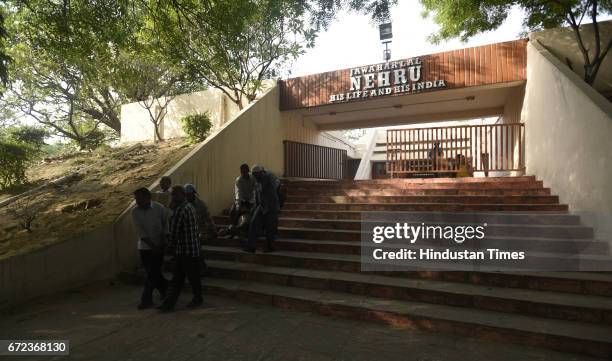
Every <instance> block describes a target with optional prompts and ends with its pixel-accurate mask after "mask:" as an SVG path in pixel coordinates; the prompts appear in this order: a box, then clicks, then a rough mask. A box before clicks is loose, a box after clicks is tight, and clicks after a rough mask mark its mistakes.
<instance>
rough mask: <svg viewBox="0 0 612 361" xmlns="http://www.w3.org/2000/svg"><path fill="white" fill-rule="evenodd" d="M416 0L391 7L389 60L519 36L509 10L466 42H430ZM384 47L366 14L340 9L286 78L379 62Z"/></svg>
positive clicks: (517, 14) (515, 15)
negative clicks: (498, 23) (494, 24)
mask: <svg viewBox="0 0 612 361" xmlns="http://www.w3.org/2000/svg"><path fill="white" fill-rule="evenodd" d="M422 10H423V9H422V7H421V4H420V2H419V1H418V0H399V2H398V4H397V5H396V6H394V7H393V8H392V10H391V22H392V25H393V42H392V43H391V44H390V45H391V59H393V60H395V59H405V58H410V57H415V56H420V55H426V54H431V53H436V52H439V51H446V50H452V49H459V48H466V47H471V46H478V45H484V44H490V43H497V42H501V41H507V40H514V39H517V38H519V35H520V32H521V30H522V20H523V19H522V17H523V16H522V12H521V10H520V9H512V10H511V13H510V16H508V19H506V21H505V22H504V24H503V25H502V26H501V27H500V28H498V29H497V30H495V31H491V32H487V33H484V34H480V35H478V36H475V37H474V38H472V39H470V40H469V41H468V42H467V43H462V42H461V41H460V40H452V41H448V42H441V43H440V44H437V45H434V44H430V43H429V42H428V41H427V36H428V35H430V34H431V33H433V32H435V31H436V30H437V25H436V24H435V23H434V22H433V20H431V19H423V17H422V16H421V12H422ZM383 49H384V46H383V45H382V44H381V42H380V40H379V38H378V25H375V24H373V23H372V21H371V20H370V18H369V16H367V15H360V14H356V13H347V12H344V13H342V14H340V15H339V16H338V18H337V20H336V21H335V22H334V23H333V24H332V25H331V26H330V27H329V29H328V30H327V31H324V32H320V33H319V36H318V38H317V40H316V43H315V46H314V48H311V49H307V50H306V53H305V54H304V55H302V56H301V57H300V58H298V59H297V61H296V62H295V63H294V64H293V67H292V69H291V74H290V77H295V76H302V75H307V74H316V73H321V72H325V71H330V70H337V69H344V68H350V67H355V66H359V65H367V64H375V63H379V62H382V61H383V59H382V51H383Z"/></svg>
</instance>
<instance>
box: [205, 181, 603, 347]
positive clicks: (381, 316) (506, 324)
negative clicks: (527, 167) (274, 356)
mask: <svg viewBox="0 0 612 361" xmlns="http://www.w3.org/2000/svg"><path fill="white" fill-rule="evenodd" d="M287 188H288V199H287V203H286V204H285V207H284V209H283V211H282V214H281V220H280V226H279V239H278V240H277V243H276V248H277V252H274V253H269V254H264V253H259V252H258V253H257V254H249V253H245V252H243V251H242V250H241V249H240V248H239V242H238V240H226V239H218V240H216V241H214V242H211V243H209V244H206V245H204V246H203V249H204V253H205V255H206V258H207V262H208V266H209V274H208V277H207V278H206V279H205V281H204V285H205V289H206V291H207V292H209V293H215V294H219V295H225V296H228V297H234V298H238V299H241V300H244V301H248V302H257V303H265V304H270V305H275V306H279V307H283V308H290V309H296V310H302V311H309V312H317V313H320V314H324V315H330V316H339V317H350V318H355V319H360V320H367V321H375V322H383V323H387V324H391V325H394V326H398V327H406V328H419V329H425V330H430V331H436V332H437V331H440V332H450V333H454V334H459V335H464V336H470V337H478V338H482V339H487V340H495V341H502V342H512V343H519V344H525V345H531V346H537V347H545V348H551V349H555V350H560V351H567V352H573V353H579V354H585V355H590V356H596V357H611V356H612V274H611V273H603V272H492V271H491V272H487V271H482V270H480V271H455V272H433V271H411V272H367V273H366V272H361V271H360V255H359V254H360V243H359V241H360V219H361V213H360V212H362V211H386V212H389V211H392V212H402V216H403V218H402V219H404V220H406V221H414V222H415V223H421V222H443V223H447V224H453V223H455V224H456V223H472V224H474V223H483V222H487V223H488V225H489V228H488V230H487V236H488V238H487V240H489V241H490V242H493V244H494V242H495V240H499V241H500V242H502V241H503V242H506V243H505V244H507V242H509V241H511V242H514V243H513V244H516V245H517V247H520V246H521V245H529V246H530V249H532V250H541V251H542V252H543V253H545V254H553V255H563V254H568V252H573V251H575V244H576V242H578V243H579V242H588V244H589V247H587V248H588V249H587V250H586V251H585V252H584V253H585V254H583V255H582V256H584V257H594V258H597V257H601V256H602V255H605V254H608V253H609V245H608V243H606V242H599V241H596V240H593V230H592V229H590V228H588V227H585V226H583V225H581V223H580V218H579V217H578V216H576V215H572V214H569V213H568V208H567V205H563V204H559V200H558V197H557V196H553V195H551V192H550V189H548V188H544V187H543V184H542V182H541V181H538V180H536V179H535V178H534V177H507V178H460V179H453V178H433V179H387V180H376V181H303V180H301V181H296V180H290V181H288V187H287ZM216 222H217V223H218V224H220V225H223V224H227V223H228V218H227V216H219V217H216ZM489 236H490V237H489ZM608 259H609V258H608Z"/></svg>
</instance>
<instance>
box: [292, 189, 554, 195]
mask: <svg viewBox="0 0 612 361" xmlns="http://www.w3.org/2000/svg"><path fill="white" fill-rule="evenodd" d="M287 194H288V195H289V196H290V197H291V196H304V194H308V195H314V196H349V197H363V196H548V195H550V188H533V189H520V188H519V189H514V188H510V189H456V188H452V189H429V188H427V189H343V188H340V189H335V190H330V189H306V188H298V187H296V188H290V189H289V190H288V193H287Z"/></svg>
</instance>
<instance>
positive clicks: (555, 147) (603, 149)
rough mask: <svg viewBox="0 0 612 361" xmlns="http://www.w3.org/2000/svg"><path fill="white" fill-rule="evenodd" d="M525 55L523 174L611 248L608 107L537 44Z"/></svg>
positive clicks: (611, 117) (611, 119) (611, 123)
mask: <svg viewBox="0 0 612 361" xmlns="http://www.w3.org/2000/svg"><path fill="white" fill-rule="evenodd" d="M527 52H528V53H527V54H528V55H527V59H528V61H527V79H528V81H527V86H526V90H525V100H524V103H523V110H522V119H523V121H524V122H525V127H526V146H525V148H526V152H527V153H526V162H527V173H528V174H535V175H536V176H537V177H538V178H540V179H543V180H544V183H545V185H546V186H548V187H552V189H553V191H554V192H555V193H557V194H559V196H560V199H561V202H563V203H567V204H569V206H570V211H572V212H575V213H578V214H581V215H582V216H583V217H582V219H583V222H584V223H585V224H587V225H590V226H593V227H595V232H596V236H597V237H598V238H599V239H602V240H609V241H611V242H612V141H611V140H612V105H611V104H610V103H609V102H608V101H607V100H606V99H605V98H604V97H603V96H602V95H601V94H599V93H598V92H596V91H595V90H593V89H592V88H591V87H590V86H588V85H587V84H586V83H584V81H582V79H581V78H580V77H579V76H578V75H577V74H575V73H573V72H572V71H570V70H569V69H568V68H567V66H565V65H564V64H563V63H561V62H560V61H559V60H558V59H557V58H556V57H555V56H553V55H552V54H551V53H549V52H548V51H547V50H546V49H544V47H542V46H541V45H539V44H538V43H537V41H533V40H532V41H530V44H529V45H528V48H527Z"/></svg>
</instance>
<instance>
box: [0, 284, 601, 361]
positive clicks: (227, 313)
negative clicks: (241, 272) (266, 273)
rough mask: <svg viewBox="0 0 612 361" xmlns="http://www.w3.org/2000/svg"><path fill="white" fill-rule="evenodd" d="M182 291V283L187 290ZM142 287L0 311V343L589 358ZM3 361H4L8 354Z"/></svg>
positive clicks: (164, 356)
mask: <svg viewBox="0 0 612 361" xmlns="http://www.w3.org/2000/svg"><path fill="white" fill-rule="evenodd" d="M187 288H188V287H187ZM139 293H140V288H139V287H136V286H132V285H125V284H121V283H120V284H115V285H108V284H106V283H105V284H96V285H92V286H88V287H84V288H81V289H78V290H76V291H72V292H68V293H64V294H63V295H61V296H55V297H52V298H49V299H46V300H44V301H42V300H41V301H38V302H36V303H31V304H28V305H24V306H22V307H20V308H18V309H16V310H14V311H13V312H11V313H10V314H3V315H1V316H0V339H69V340H70V342H71V355H70V357H67V358H66V357H55V358H52V357H46V358H43V357H13V358H10V359H12V360H20V361H22V360H54V359H58V360H61V359H71V360H88V361H97V360H117V361H129V360H177V361H187V360H219V361H233V360H240V361H248V360H270V361H271V360H282V361H292V360H313V361H318V360H326V361H327V360H338V361H340V360H346V361H349V360H351V361H353V360H354V361H361V360H376V361H378V360H385V361H392V360H402V361H455V360H456V361H459V360H495V361H506V360H507V361H516V360H542V361H544V360H546V361H552V360H559V361H566V360H567V361H569V360H580V361H587V360H591V359H588V358H586V357H584V356H574V355H568V354H561V353H556V352H552V351H547V350H540V349H534V348H528V347H523V346H515V345H507V344H499V343H493V342H483V341H478V340H469V339H466V338H461V337H455V336H450V335H441V334H434V333H426V332H421V331H411V330H402V329H397V328H392V327H390V326H384V325H379V324H372V323H367V322H359V321H352V320H346V319H336V318H331V317H324V316H319V315H315V314H311V313H302V312H295V311H287V310H282V309H278V308H274V307H269V306H263V305H261V306H260V305H252V304H244V303H239V302H236V301H234V300H231V299H226V298H218V297H209V298H208V299H207V300H206V302H207V305H206V307H203V308H199V309H196V310H186V309H183V306H184V304H185V303H187V302H188V301H189V295H188V294H184V295H183V296H182V298H181V299H180V300H179V303H178V305H177V311H176V312H174V313H169V314H159V313H157V312H156V311H155V310H146V311H137V310H136V307H135V305H136V303H137V302H136V301H137V300H138V297H139ZM7 359H8V358H7Z"/></svg>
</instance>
